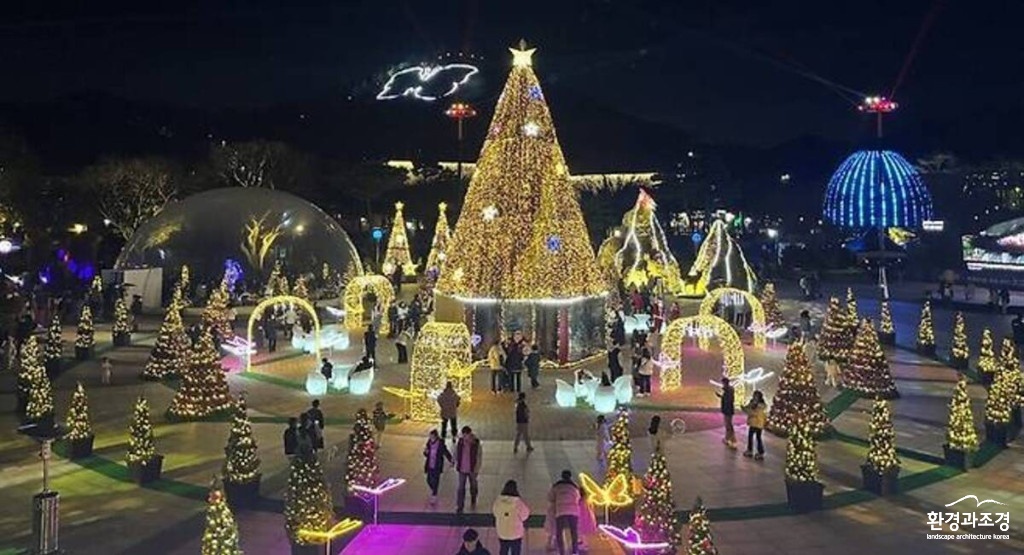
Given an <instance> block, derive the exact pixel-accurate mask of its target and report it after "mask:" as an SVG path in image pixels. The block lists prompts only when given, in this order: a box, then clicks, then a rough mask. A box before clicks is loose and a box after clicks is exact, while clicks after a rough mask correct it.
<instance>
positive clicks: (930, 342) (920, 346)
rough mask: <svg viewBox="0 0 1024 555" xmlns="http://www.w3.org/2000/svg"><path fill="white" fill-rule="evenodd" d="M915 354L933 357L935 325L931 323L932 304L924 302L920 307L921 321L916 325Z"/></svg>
mask: <svg viewBox="0 0 1024 555" xmlns="http://www.w3.org/2000/svg"><path fill="white" fill-rule="evenodd" d="M917 352H918V353H921V354H922V355H927V356H933V355H935V324H934V323H933V322H932V303H931V302H930V301H925V302H924V305H923V306H922V307H921V321H920V322H918V324H917Z"/></svg>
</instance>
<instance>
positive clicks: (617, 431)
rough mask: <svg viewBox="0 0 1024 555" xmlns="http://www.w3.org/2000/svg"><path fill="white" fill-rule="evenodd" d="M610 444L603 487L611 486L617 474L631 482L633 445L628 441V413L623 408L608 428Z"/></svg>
mask: <svg viewBox="0 0 1024 555" xmlns="http://www.w3.org/2000/svg"><path fill="white" fill-rule="evenodd" d="M609 435H610V436H611V440H612V446H611V448H609V449H608V468H607V471H606V472H605V476H604V484H605V487H608V486H611V484H612V482H613V481H615V478H616V477H618V476H620V475H621V476H623V477H624V478H625V479H626V483H627V484H629V483H632V482H633V447H632V446H631V445H630V441H629V413H628V412H627V411H626V409H625V408H620V409H619V415H618V417H617V418H616V419H615V422H613V423H612V427H611V430H610V434H609Z"/></svg>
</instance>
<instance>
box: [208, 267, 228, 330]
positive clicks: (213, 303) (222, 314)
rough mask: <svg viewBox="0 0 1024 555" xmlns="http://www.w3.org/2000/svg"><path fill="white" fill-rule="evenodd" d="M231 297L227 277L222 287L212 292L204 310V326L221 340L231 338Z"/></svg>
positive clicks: (221, 284) (223, 280)
mask: <svg viewBox="0 0 1024 555" xmlns="http://www.w3.org/2000/svg"><path fill="white" fill-rule="evenodd" d="M230 300H231V295H230V293H228V280H227V278H226V277H225V278H224V279H222V280H221V282H220V286H218V287H217V288H216V289H214V290H213V291H211V292H210V298H209V299H208V300H207V301H206V308H204V309H203V314H202V321H203V326H204V327H206V328H208V329H211V330H213V332H214V333H216V334H217V337H219V338H220V339H221V340H226V339H227V338H229V337H231V335H232V332H231V325H232V322H231V312H230V308H231V307H230V306H229V304H228V303H229V301H230Z"/></svg>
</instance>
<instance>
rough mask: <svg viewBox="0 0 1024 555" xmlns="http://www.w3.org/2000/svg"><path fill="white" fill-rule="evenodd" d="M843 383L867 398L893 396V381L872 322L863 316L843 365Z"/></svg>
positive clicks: (894, 390) (894, 396) (888, 397)
mask: <svg viewBox="0 0 1024 555" xmlns="http://www.w3.org/2000/svg"><path fill="white" fill-rule="evenodd" d="M842 379H843V387H844V388H846V389H848V390H850V391H853V392H854V393H857V394H858V395H860V396H862V397H867V398H869V399H877V398H882V399H895V398H897V397H899V393H898V392H897V391H896V381H895V380H893V377H892V372H891V371H890V370H889V361H888V360H887V359H886V358H885V352H884V351H883V350H882V346H881V344H879V342H878V335H877V334H876V333H875V328H874V326H872V325H871V323H870V322H868V321H867V320H865V321H864V323H863V324H861V326H860V330H859V331H858V332H857V340H856V342H854V344H853V352H852V353H851V355H850V362H849V363H848V364H847V365H846V366H845V367H844V369H843V378H842Z"/></svg>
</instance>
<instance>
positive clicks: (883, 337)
mask: <svg viewBox="0 0 1024 555" xmlns="http://www.w3.org/2000/svg"><path fill="white" fill-rule="evenodd" d="M878 342H879V343H881V344H882V345H888V346H890V347H892V346H893V345H895V344H896V334H895V333H879V334H878Z"/></svg>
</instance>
